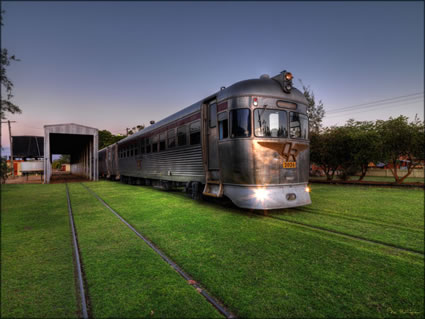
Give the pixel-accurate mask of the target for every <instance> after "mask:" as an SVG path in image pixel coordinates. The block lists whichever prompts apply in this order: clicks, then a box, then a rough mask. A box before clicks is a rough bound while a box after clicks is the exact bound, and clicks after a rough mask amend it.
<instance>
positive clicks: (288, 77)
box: [285, 72, 294, 81]
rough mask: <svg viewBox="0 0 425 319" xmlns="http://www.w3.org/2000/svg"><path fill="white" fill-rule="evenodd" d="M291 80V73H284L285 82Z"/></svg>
mask: <svg viewBox="0 0 425 319" xmlns="http://www.w3.org/2000/svg"><path fill="white" fill-rule="evenodd" d="M293 78H294V77H293V76H292V73H291V72H286V73H285V80H286V81H292V79H293Z"/></svg>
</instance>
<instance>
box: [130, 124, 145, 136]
mask: <svg viewBox="0 0 425 319" xmlns="http://www.w3.org/2000/svg"><path fill="white" fill-rule="evenodd" d="M144 128H145V124H142V125H137V126H133V127H132V128H131V129H130V128H128V127H127V135H133V134H134V133H137V132H139V131H141V130H143V129H144Z"/></svg>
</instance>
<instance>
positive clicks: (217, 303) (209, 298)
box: [80, 183, 236, 318]
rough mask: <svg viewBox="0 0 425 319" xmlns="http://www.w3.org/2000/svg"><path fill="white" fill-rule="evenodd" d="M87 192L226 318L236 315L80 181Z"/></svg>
mask: <svg viewBox="0 0 425 319" xmlns="http://www.w3.org/2000/svg"><path fill="white" fill-rule="evenodd" d="M80 184H81V185H82V186H83V187H84V188H85V189H86V190H87V191H88V192H89V193H91V194H92V195H93V196H94V197H95V198H96V199H97V200H98V201H99V202H100V203H102V204H103V205H104V206H105V207H106V208H107V209H108V210H109V211H111V212H112V213H113V214H114V215H115V216H116V217H117V218H118V219H119V220H120V221H121V222H123V223H124V224H125V225H126V226H127V227H128V228H130V229H131V230H132V231H133V232H134V233H135V234H136V235H137V236H138V237H139V238H140V239H141V240H143V241H144V242H145V243H146V244H147V245H148V246H149V247H150V248H151V249H152V250H153V251H154V252H155V253H157V254H158V255H159V256H160V257H161V258H162V259H163V260H164V261H165V262H166V263H167V264H169V265H170V266H171V267H172V268H173V269H174V270H175V271H176V272H177V273H178V274H179V275H180V276H182V277H183V278H184V279H185V280H186V281H187V283H188V284H189V285H191V286H192V287H193V288H194V289H196V291H197V292H198V293H200V294H201V295H202V296H203V297H204V298H205V299H206V300H207V301H208V302H209V303H210V304H212V305H213V306H214V308H215V309H217V311H218V312H219V313H220V314H222V315H223V316H225V317H226V318H236V316H235V315H234V314H233V313H232V312H231V311H230V310H228V309H227V308H226V307H225V306H224V305H223V304H222V303H221V302H220V301H218V299H217V298H215V297H214V296H212V295H211V294H210V293H208V292H207V291H206V290H205V288H203V287H202V286H201V285H200V284H199V283H198V282H196V281H195V280H194V279H193V278H192V277H191V276H190V275H189V274H187V273H186V272H185V271H184V270H183V269H182V268H181V267H180V266H179V265H177V264H176V263H175V262H174V261H173V260H172V259H170V258H169V257H168V256H167V255H166V254H165V253H164V252H162V251H161V250H160V249H159V248H158V247H156V246H155V245H154V244H153V243H152V242H151V241H150V240H149V239H147V238H146V237H145V236H143V235H142V234H140V233H139V232H138V231H137V230H136V229H135V228H134V227H133V226H131V225H130V224H129V223H128V222H127V221H126V220H125V219H124V218H123V217H122V216H121V215H120V214H118V213H117V212H116V211H115V210H114V209H113V208H112V207H110V206H109V205H108V204H107V203H106V202H105V201H104V200H103V199H102V198H101V197H100V196H99V195H97V194H96V193H95V192H94V191H93V190H92V189H90V188H89V187H87V186H86V185H84V184H82V183H80Z"/></svg>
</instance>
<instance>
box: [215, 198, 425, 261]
mask: <svg viewBox="0 0 425 319" xmlns="http://www.w3.org/2000/svg"><path fill="white" fill-rule="evenodd" d="M207 201H208V202H210V203H213V204H218V205H220V206H222V207H226V208H236V209H238V210H239V208H237V207H236V206H235V205H234V204H233V203H232V202H230V201H217V200H214V199H209V198H207ZM295 209H296V210H299V211H302V212H306V213H310V214H311V213H316V210H314V209H311V208H310V207H297V208H295ZM249 214H252V215H256V216H262V217H266V218H270V219H274V220H278V221H280V222H282V223H287V224H292V225H296V226H299V227H303V228H307V229H310V230H313V231H320V232H324V233H329V234H333V235H338V236H342V237H345V238H349V239H353V240H358V241H362V242H366V243H369V244H373V245H379V246H382V247H387V248H391V249H397V250H400V251H403V252H408V253H411V254H414V255H416V256H420V257H425V254H424V252H422V251H420V250H416V249H411V248H405V247H401V246H398V245H394V244H389V243H386V242H383V241H379V240H374V239H368V238H365V237H362V236H357V235H351V234H347V233H344V232H341V231H337V230H332V229H329V228H326V227H321V226H314V225H309V224H306V223H302V222H297V221H291V220H286V219H281V218H278V217H275V216H270V215H268V214H267V213H266V214H264V213H263V211H258V212H254V211H251V212H250V213H249ZM321 214H325V213H321ZM326 215H330V214H326ZM387 226H392V227H395V228H403V229H405V230H409V231H414V232H420V230H416V229H408V228H406V227H403V226H399V227H397V225H387Z"/></svg>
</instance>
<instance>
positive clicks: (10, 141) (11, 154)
mask: <svg viewBox="0 0 425 319" xmlns="http://www.w3.org/2000/svg"><path fill="white" fill-rule="evenodd" d="M2 123H4V124H6V123H7V124H8V125H9V144H10V146H9V149H10V164H11V165H12V177H15V167H14V166H13V148H12V128H11V126H10V123H16V121H7V122H2Z"/></svg>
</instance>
